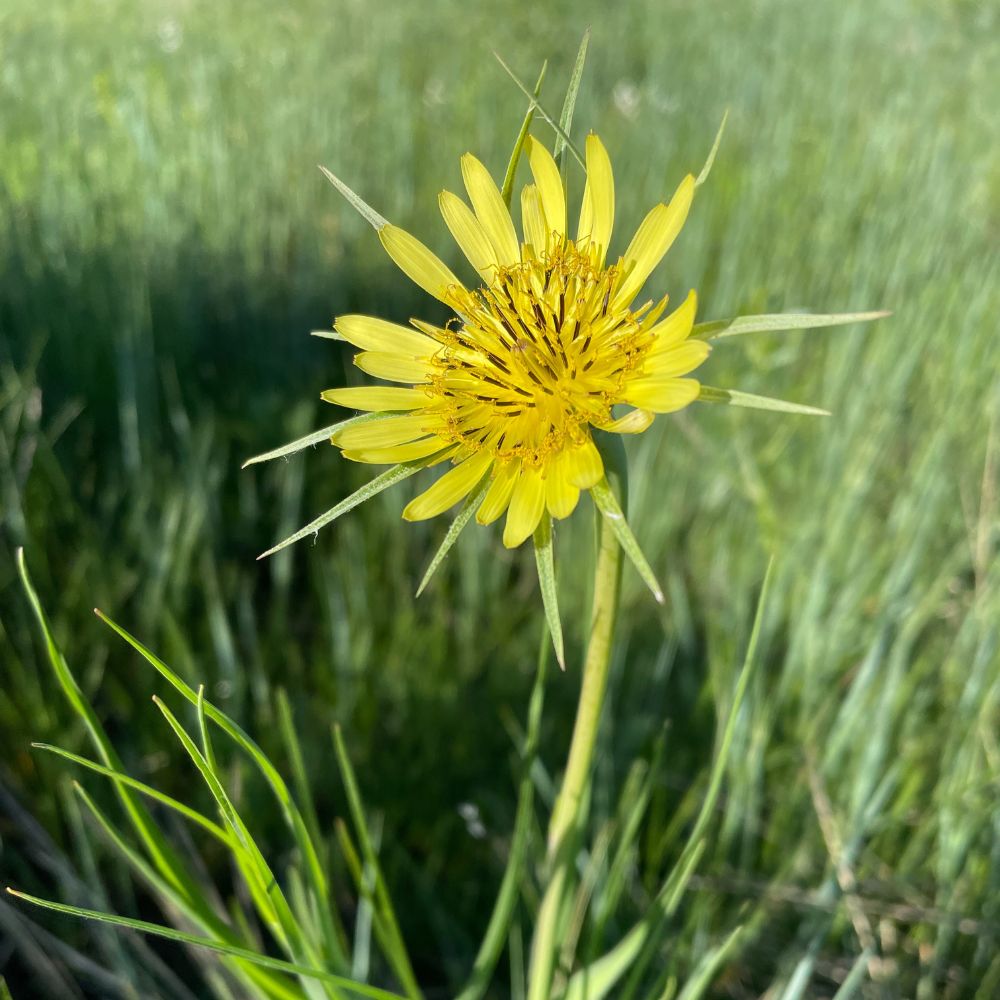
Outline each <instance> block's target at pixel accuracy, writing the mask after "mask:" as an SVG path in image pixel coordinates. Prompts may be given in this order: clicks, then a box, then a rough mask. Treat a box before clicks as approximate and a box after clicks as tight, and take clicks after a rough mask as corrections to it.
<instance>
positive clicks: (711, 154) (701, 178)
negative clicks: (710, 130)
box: [694, 108, 729, 188]
mask: <svg viewBox="0 0 1000 1000" xmlns="http://www.w3.org/2000/svg"><path fill="white" fill-rule="evenodd" d="M728 120H729V108H726V110H725V111H724V112H723V113H722V121H721V122H720V123H719V131H718V132H716V133H715V141H714V142H713V143H712V148H711V149H710V150H709V151H708V158H707V159H706V160H705V165H704V166H703V167H702V168H701V173H699V174H698V178H697V180H696V181H695V182H694V186H695V187H696V188H698V187H701V186H702V184H704V183H705V181H707V180H708V175H709V174H710V173H711V172H712V165H713V164H714V163H715V154H716V153H718V151H719V144H720V143H721V142H722V133H723V132H725V130H726V122H727V121H728Z"/></svg>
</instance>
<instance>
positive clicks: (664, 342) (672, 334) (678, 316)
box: [649, 288, 698, 354]
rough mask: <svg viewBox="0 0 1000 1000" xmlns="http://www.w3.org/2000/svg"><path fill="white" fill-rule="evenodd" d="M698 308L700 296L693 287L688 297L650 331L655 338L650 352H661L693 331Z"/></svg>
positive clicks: (673, 345)
mask: <svg viewBox="0 0 1000 1000" xmlns="http://www.w3.org/2000/svg"><path fill="white" fill-rule="evenodd" d="M697 308H698V296H697V294H696V293H695V291H694V289H693V288H692V289H691V291H690V292H688V297H687V298H686V299H685V300H684V301H683V302H682V303H681V304H680V305H679V306H678V307H677V308H676V309H675V310H674V311H673V312H672V313H671V314H670V315H669V316H668V317H667V318H666V319H665V320H664V321H663V322H662V323H657V324H656V326H654V327H653V329H652V330H650V331H649V332H650V333H651V334H652V335H653V337H654V338H655V339H654V340H653V343H652V345H651V346H650V348H649V351H650V354H659V353H660V352H661V351H667V350H670V348H672V347H675V346H676V345H677V344H679V343H681V341H683V340H684V339H685V338H686V337H687V336H688V334H689V333H690V332H691V327H692V326H693V324H694V314H695V311H696V310H697Z"/></svg>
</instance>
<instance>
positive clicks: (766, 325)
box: [691, 309, 892, 340]
mask: <svg viewBox="0 0 1000 1000" xmlns="http://www.w3.org/2000/svg"><path fill="white" fill-rule="evenodd" d="M891 315H892V313H891V312H890V311H889V310H887V309H876V310H875V311H873V312H858V313H766V314H763V315H760V316H737V317H736V318H735V319H714V320H712V321H711V322H708V323H697V324H695V326H694V328H693V329H692V331H691V336H692V337H698V338H700V339H701V340H723V339H724V338H726V337H741V336H743V334H746V333H767V332H771V331H777V330H817V329H819V328H820V327H824V326H846V325H847V324H849V323H868V322H870V321H871V320H875V319H885V318H886V317H887V316H891Z"/></svg>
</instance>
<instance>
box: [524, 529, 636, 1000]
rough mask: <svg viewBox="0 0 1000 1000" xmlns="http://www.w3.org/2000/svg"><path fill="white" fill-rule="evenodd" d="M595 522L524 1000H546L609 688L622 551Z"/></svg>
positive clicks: (613, 536) (608, 532)
mask: <svg viewBox="0 0 1000 1000" xmlns="http://www.w3.org/2000/svg"><path fill="white" fill-rule="evenodd" d="M599 520H600V528H599V536H598V552H597V567H596V570H595V572H594V604H593V611H592V613H591V622H590V641H589V643H588V645H587V658H586V660H585V662H584V666H583V683H582V685H581V688H580V701H579V703H578V705H577V710H576V722H575V723H574V726H573V739H572V742H571V743H570V749H569V757H568V759H567V761H566V774H565V777H564V778H563V784H562V788H561V790H560V792H559V797H558V798H557V799H556V804H555V808H554V809H553V811H552V818H551V820H550V821H549V832H548V850H547V859H548V866H549V883H548V885H547V886H546V889H545V895H544V896H543V898H542V905H541V907H540V909H539V911H538V921H537V924H536V927H535V936H534V940H533V941H532V944H531V963H530V967H529V974H528V1000H548V998H549V990H550V987H551V984H552V973H553V965H554V961H555V955H556V952H557V950H558V943H559V942H558V941H557V933H558V923H559V916H560V912H561V910H562V904H563V900H564V898H565V894H566V887H567V882H568V880H569V874H570V871H571V869H572V864H573V853H574V852H573V840H574V835H575V832H576V828H577V827H578V825H579V821H580V819H581V817H580V811H581V803H582V802H583V799H584V795H585V793H586V789H587V782H588V780H589V778H590V769H591V765H592V764H593V760H594V746H595V744H596V742H597V728H598V724H599V722H600V718H601V708H602V706H603V705H604V693H605V691H606V689H607V685H608V667H609V666H610V663H611V641H612V637H613V635H614V628H615V619H616V617H617V614H618V589H619V588H618V582H619V578H620V576H621V548H620V547H619V545H618V540H617V538H616V537H615V533H614V531H613V529H612V526H611V524H610V523H609V521H608V520H607V519H606V518H603V517H601V518H599Z"/></svg>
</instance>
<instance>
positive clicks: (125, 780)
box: [31, 743, 232, 847]
mask: <svg viewBox="0 0 1000 1000" xmlns="http://www.w3.org/2000/svg"><path fill="white" fill-rule="evenodd" d="M31 745H32V747H33V748H34V749H36V750H45V751H46V752H47V753H52V754H55V755H56V756H57V757H62V758H63V759H64V760H68V761H71V762H72V763H74V764H79V765H80V767H85V768H87V769H88V770H90V771H93V772H94V773H95V774H102V775H104V777H106V778H110V779H111V780H112V781H115V782H121V784H123V785H128V787H129V788H134V789H135V790H136V791H137V792H141V793H142V794H143V795H145V796H147V797H149V798H151V799H154V800H155V801H156V802H159V803H160V804H161V805H164V806H166V807H167V808H168V809H172V810H173V811H174V812H176V813H179V814H180V815H181V816H183V817H184V818H185V819H188V820H190V821H191V822H192V823H196V824H197V825H198V826H200V827H201V828H202V829H203V830H206V831H207V832H208V833H210V834H211V835H212V836H213V837H215V838H216V839H217V840H221V841H222V842H223V843H224V844H225V845H226V846H227V847H228V846H231V844H232V837H231V836H230V835H229V832H228V831H227V830H224V829H223V828H222V827H221V826H219V824H218V823H216V822H214V821H213V820H210V819H209V818H208V817H207V816H205V815H203V814H202V813H200V812H198V811H197V810H196V809H192V808H191V807H190V806H188V805H185V804H184V803H183V802H179V801H178V800H177V799H174V798H171V797H170V796H169V795H167V794H166V793H165V792H161V791H160V790H159V789H157V788H153V787H152V785H147V784H145V783H144V782H142V781H139V779H138V778H133V777H132V776H131V775H128V774H125V773H123V772H122V771H116V770H115V769H114V768H111V767H105V766H104V765H103V764H98V763H97V761H94V760H88V759H87V758H86V757H81V756H79V755H78V754H75V753H71V752H70V751H69V750H63V749H62V748H61V747H55V746H52V745H51V744H49V743H32V744H31Z"/></svg>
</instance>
